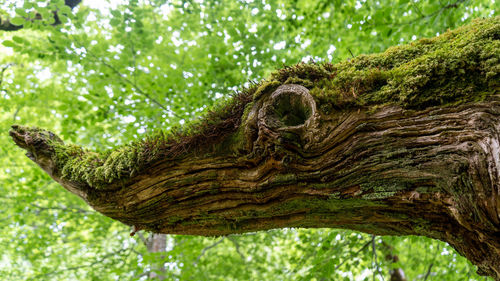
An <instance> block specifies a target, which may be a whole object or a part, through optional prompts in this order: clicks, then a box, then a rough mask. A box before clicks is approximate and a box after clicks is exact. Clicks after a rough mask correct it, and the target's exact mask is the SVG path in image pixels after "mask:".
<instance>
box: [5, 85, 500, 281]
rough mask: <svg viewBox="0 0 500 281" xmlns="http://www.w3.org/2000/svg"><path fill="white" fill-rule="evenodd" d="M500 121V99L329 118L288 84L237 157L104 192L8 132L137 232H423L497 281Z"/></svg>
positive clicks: (170, 165) (186, 165)
mask: <svg viewBox="0 0 500 281" xmlns="http://www.w3.org/2000/svg"><path fill="white" fill-rule="evenodd" d="M499 117H500V98H499V97H498V96H493V97H491V98H490V99H489V100H488V101H485V102H480V103H469V104H464V105H460V106H453V107H452V106H448V107H433V108H428V109H425V110H422V111H415V110H403V109H402V108H400V107H397V106H385V107H381V108H379V109H378V110H376V111H375V112H373V113H369V112H367V111H366V110H353V111H349V110H345V111H340V112H335V113H333V114H329V115H325V114H322V113H321V112H319V111H318V110H317V108H316V104H315V102H314V99H313V98H312V97H311V96H310V95H309V93H308V90H307V89H306V88H304V87H302V86H299V85H283V86H281V87H279V88H278V89H277V90H276V91H274V92H273V93H272V94H269V95H265V96H263V97H261V98H260V99H259V100H258V101H257V102H255V103H254V105H253V107H252V109H251V110H250V112H249V113H248V114H247V116H246V119H245V120H244V121H243V125H242V126H243V128H242V129H243V131H244V136H245V144H244V146H243V147H245V149H242V150H240V153H236V154H235V153H234V152H231V153H229V152H227V153H224V152H221V151H219V152H218V154H217V155H194V154H189V155H186V156H183V157H181V158H179V159H175V160H163V161H158V162H156V163H153V164H152V165H151V166H150V167H149V168H148V169H147V170H145V171H143V172H142V173H140V174H137V175H135V176H133V177H131V178H130V179H128V180H127V181H126V182H120V183H115V184H114V185H111V186H110V187H109V188H107V189H106V190H96V189H93V188H91V187H89V186H82V184H81V183H75V182H71V181H68V180H66V179H63V178H61V176H60V171H58V170H57V168H56V167H57V165H56V164H55V163H53V160H52V158H51V157H50V155H51V153H52V152H51V149H50V143H51V141H47V142H44V141H40V140H37V142H33V141H32V140H30V139H29V138H30V137H29V134H27V133H23V132H22V130H21V129H20V128H19V127H16V128H14V130H12V131H11V135H12V136H13V138H14V140H15V141H16V143H17V144H18V145H20V146H21V147H24V148H26V149H28V151H29V154H30V155H29V156H30V158H31V159H33V160H34V161H35V162H36V163H37V164H39V165H40V166H41V167H42V168H43V169H44V170H45V171H47V172H48V173H49V175H51V176H52V177H53V178H54V179H55V180H56V181H58V182H59V183H61V185H63V186H64V187H66V188H67V189H68V190H69V191H71V192H73V193H75V194H77V195H79V196H80V197H82V198H83V199H84V200H86V201H87V202H88V203H89V204H90V205H91V206H92V207H93V208H94V209H96V210H97V211H99V212H101V213H102V214H104V215H106V216H109V217H111V218H113V219H117V220H119V221H121V222H123V223H125V224H128V225H134V226H136V227H137V228H139V229H146V230H150V231H154V232H157V233H177V234H195V235H226V234H230V233H241V232H247V231H258V230H264V229H271V228H281V227H336V228H346V229H354V230H360V231H364V232H368V233H373V234H377V235H425V236H428V237H432V238H436V239H440V240H443V241H446V242H448V243H450V245H452V246H453V247H454V248H455V249H457V250H458V251H459V252H460V253H461V254H463V255H465V256H466V257H467V258H468V259H469V260H471V261H472V262H473V263H475V264H476V265H478V266H479V269H480V273H482V274H488V275H490V276H494V277H496V278H497V279H499V278H500V239H499V236H500V223H499V213H500V212H499V210H500V199H499V198H500V197H499V171H500V161H499V156H500V153H499V140H500V122H499V120H500V119H499ZM45 136H46V137H47V140H49V139H53V140H54V139H55V141H57V142H59V141H60V140H58V138H56V137H55V136H53V135H52V134H46V135H45Z"/></svg>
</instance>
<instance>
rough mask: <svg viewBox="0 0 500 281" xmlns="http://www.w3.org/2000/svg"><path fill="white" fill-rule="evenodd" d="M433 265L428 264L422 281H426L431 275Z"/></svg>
mask: <svg viewBox="0 0 500 281" xmlns="http://www.w3.org/2000/svg"><path fill="white" fill-rule="evenodd" d="M433 265H434V263H431V264H429V268H428V269H427V273H426V274H425V276H424V281H425V280H427V278H428V277H429V275H431V269H432V266H433Z"/></svg>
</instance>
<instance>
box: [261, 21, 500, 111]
mask: <svg viewBox="0 0 500 281" xmlns="http://www.w3.org/2000/svg"><path fill="white" fill-rule="evenodd" d="M499 38H500V17H495V18H490V19H483V20H475V21H474V22H473V23H472V24H470V25H467V26H464V27H461V28H459V29H456V30H454V31H448V32H446V33H445V34H443V35H441V36H439V37H436V38H432V39H422V40H420V41H417V42H413V43H411V44H408V45H403V46H397V47H392V48H389V49H388V50H387V51H386V52H384V53H381V54H373V55H361V56H358V57H356V58H354V59H351V60H348V61H344V62H341V63H338V64H336V65H332V64H329V63H325V64H299V65H296V66H293V67H288V68H284V69H282V70H279V71H277V72H275V73H274V74H273V75H272V76H271V77H272V78H273V79H275V80H276V81H280V82H283V83H285V82H286V81H296V80H298V81H302V80H309V81H310V82H311V83H313V84H314V87H312V89H311V94H312V95H313V96H314V97H315V98H316V99H317V100H318V101H319V104H320V108H323V109H325V110H326V111H329V110H331V108H333V109H342V108H346V107H360V106H364V107H366V106H370V107H371V106H376V105H381V104H387V103H395V104H399V105H401V106H403V107H404V108H416V109H421V108H425V107H428V106H435V105H446V104H456V103H464V102H468V101H477V100H482V99H484V98H485V97H486V96H488V95H491V94H494V93H498V90H499V87H500V82H499V81H500V66H499V61H500V43H499V40H498V39H499ZM302 84H304V82H302ZM325 104H326V105H325ZM322 106H323V107H322Z"/></svg>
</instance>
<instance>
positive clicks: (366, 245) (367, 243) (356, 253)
mask: <svg viewBox="0 0 500 281" xmlns="http://www.w3.org/2000/svg"><path fill="white" fill-rule="evenodd" d="M371 242H372V241H368V242H366V243H365V244H364V245H363V247H361V249H359V250H357V251H356V252H355V253H353V254H351V255H350V256H349V258H347V259H344V261H342V262H341V263H340V264H338V265H337V266H336V267H335V269H334V270H337V269H339V268H340V267H341V266H342V265H343V264H344V263H345V262H346V261H348V260H350V258H351V257H353V256H357V255H358V254H359V253H360V252H361V251H363V250H364V249H366V247H368V245H370V243H371Z"/></svg>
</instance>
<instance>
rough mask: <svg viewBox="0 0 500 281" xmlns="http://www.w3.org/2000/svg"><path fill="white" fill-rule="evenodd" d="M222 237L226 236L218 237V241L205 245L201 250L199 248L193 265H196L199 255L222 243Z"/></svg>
mask: <svg viewBox="0 0 500 281" xmlns="http://www.w3.org/2000/svg"><path fill="white" fill-rule="evenodd" d="M224 239H226V237H223V238H221V239H219V240H218V241H216V242H215V243H213V244H212V245H209V246H207V247H205V248H204V249H203V250H201V253H200V255H199V256H198V257H197V258H196V260H195V261H194V262H193V265H196V264H198V262H199V261H200V259H201V257H202V256H203V255H204V254H205V253H206V252H207V251H208V250H210V249H212V248H213V247H215V246H217V245H219V244H220V243H222V242H223V241H224Z"/></svg>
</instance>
